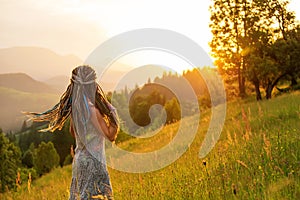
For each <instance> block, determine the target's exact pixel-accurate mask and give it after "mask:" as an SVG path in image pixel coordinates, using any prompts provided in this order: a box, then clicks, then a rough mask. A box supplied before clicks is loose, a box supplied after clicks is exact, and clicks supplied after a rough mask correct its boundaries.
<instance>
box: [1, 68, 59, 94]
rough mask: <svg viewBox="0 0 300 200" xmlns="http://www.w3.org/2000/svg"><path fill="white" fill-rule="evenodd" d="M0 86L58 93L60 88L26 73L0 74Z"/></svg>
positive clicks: (26, 90) (34, 91)
mask: <svg viewBox="0 0 300 200" xmlns="http://www.w3.org/2000/svg"><path fill="white" fill-rule="evenodd" d="M0 87H5V88H11V89H15V90H18V91H22V92H29V93H50V94H58V92H59V90H58V89H55V88H54V87H51V86H50V85H47V84H46V83H43V82H41V81H36V80H34V79H33V78H31V77H30V76H29V75H27V74H24V73H8V74H0Z"/></svg>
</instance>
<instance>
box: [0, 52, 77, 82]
mask: <svg viewBox="0 0 300 200" xmlns="http://www.w3.org/2000/svg"><path fill="white" fill-rule="evenodd" d="M80 64H82V60H81V59H79V58H78V57H76V56H74V55H59V54H57V53H55V52H53V51H51V50H49V49H46V48H41V47H12V48H5V49H0V66H1V68H0V73H19V72H24V73H26V74H29V75H30V76H31V77H34V78H35V79H38V80H45V79H48V78H51V77H54V76H58V75H69V74H70V71H71V70H72V69H73V68H74V67H75V66H77V65H80Z"/></svg>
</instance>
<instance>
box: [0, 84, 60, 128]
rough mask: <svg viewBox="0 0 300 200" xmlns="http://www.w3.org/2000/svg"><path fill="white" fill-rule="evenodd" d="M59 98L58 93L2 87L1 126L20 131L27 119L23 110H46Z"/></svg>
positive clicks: (0, 94)
mask: <svg viewBox="0 0 300 200" xmlns="http://www.w3.org/2000/svg"><path fill="white" fill-rule="evenodd" d="M58 100H59V96H58V95H56V94H46V93H29V92H22V91H18V90H15V89H10V88H5V87H0V110H1V112H0V127H1V128H2V129H3V130H4V131H6V130H18V131H19V129H20V128H21V126H22V123H23V120H24V119H25V116H24V115H23V114H22V113H21V111H35V112H41V111H45V110H47V109H49V108H50V107H51V106H53V105H55V103H57V102H58Z"/></svg>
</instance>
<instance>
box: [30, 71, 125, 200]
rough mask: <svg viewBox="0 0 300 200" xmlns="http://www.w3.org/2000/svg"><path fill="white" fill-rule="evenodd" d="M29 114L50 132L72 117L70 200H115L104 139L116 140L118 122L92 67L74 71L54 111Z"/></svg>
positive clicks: (59, 127)
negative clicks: (46, 123)
mask: <svg viewBox="0 0 300 200" xmlns="http://www.w3.org/2000/svg"><path fill="white" fill-rule="evenodd" d="M27 114H29V115H31V116H32V120H33V121H49V126H48V128H46V129H43V130H40V131H51V132H53V131H54V130H56V129H59V130H61V129H62V127H63V125H64V123H65V122H66V120H67V119H68V117H69V116H70V118H71V119H70V133H71V134H72V135H73V136H74V137H75V139H76V149H75V156H74V160H73V165H72V167H73V168H72V183H71V188H70V200H73V199H105V198H106V199H113V195H112V187H111V183H110V178H109V174H108V171H107V167H106V159H105V149H104V140H105V138H107V139H109V140H110V141H112V142H113V141H114V140H115V139H116V136H117V133H118V129H119V121H118V117H117V113H116V110H115V108H114V107H113V106H112V105H111V104H110V103H109V102H108V101H107V99H106V98H105V95H104V93H103V91H102V89H101V87H100V86H99V85H98V84H97V83H96V73H95V71H94V70H93V69H92V68H91V67H89V66H86V65H84V66H79V67H76V68H75V69H74V70H73V71H72V78H71V83H70V84H69V86H68V88H67V90H66V92H65V93H64V94H63V95H62V97H61V99H60V101H59V103H58V104H56V105H55V106H54V107H53V108H52V109H50V110H48V111H46V112H44V113H27Z"/></svg>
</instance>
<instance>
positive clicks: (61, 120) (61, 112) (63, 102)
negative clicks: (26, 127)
mask: <svg viewBox="0 0 300 200" xmlns="http://www.w3.org/2000/svg"><path fill="white" fill-rule="evenodd" d="M79 68H81V70H82V71H83V72H84V74H85V76H84V80H81V79H80V80H77V79H76V77H77V75H78V71H79ZM95 79H96V73H95V71H94V70H93V69H92V68H91V67H90V66H88V65H83V66H78V67H76V68H75V69H74V70H73V71H72V78H71V83H70V84H69V85H68V87H67V90H66V91H65V92H64V93H63V95H62V96H61V98H60V100H59V102H58V103H57V104H56V105H55V106H53V108H51V109H50V110H47V111H46V112H43V113H36V112H25V114H26V115H28V116H30V117H31V118H30V119H31V120H32V121H34V122H43V121H48V122H49V125H48V128H45V129H41V130H39V131H40V132H47V131H50V132H54V131H55V130H56V129H58V130H61V129H62V127H63V125H64V124H65V122H66V120H67V119H68V117H69V116H70V114H71V112H72V95H73V88H74V84H86V85H84V87H96V92H95V93H96V94H95V97H94V99H95V106H96V108H97V109H98V110H99V111H100V113H101V114H102V115H103V116H104V117H105V119H106V120H107V121H108V123H109V125H113V126H114V127H117V128H118V124H119V122H118V119H117V118H116V117H115V116H114V115H113V113H112V108H111V105H110V103H109V102H108V100H107V98H106V96H105V94H104V92H103V90H102V88H101V87H100V85H99V84H98V83H96V81H95ZM78 81H79V82H78ZM82 81H84V82H82Z"/></svg>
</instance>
